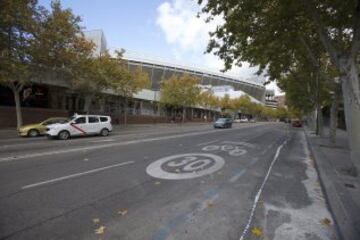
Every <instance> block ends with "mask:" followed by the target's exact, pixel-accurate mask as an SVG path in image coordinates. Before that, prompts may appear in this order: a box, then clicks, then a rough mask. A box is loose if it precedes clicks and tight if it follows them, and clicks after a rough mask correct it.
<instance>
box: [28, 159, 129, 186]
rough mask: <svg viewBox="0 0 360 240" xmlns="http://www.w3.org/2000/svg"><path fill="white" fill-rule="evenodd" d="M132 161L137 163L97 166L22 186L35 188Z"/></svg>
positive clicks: (121, 164)
mask: <svg viewBox="0 0 360 240" xmlns="http://www.w3.org/2000/svg"><path fill="white" fill-rule="evenodd" d="M132 163H135V162H134V161H128V162H123V163H118V164H114V165H110V166H106V167H101V168H95V169H92V170H89V171H86V172H80V173H75V174H71V175H67V176H63V177H59V178H54V179H50V180H46V181H43V182H38V183H33V184H29V185H26V186H23V187H21V189H23V190H24V189H29V188H34V187H38V186H41V185H45V184H49V183H55V182H59V181H63V180H67V179H70V178H75V177H80V176H83V175H87V174H91V173H96V172H101V171H104V170H106V169H110V168H114V167H121V166H125V165H128V164H132Z"/></svg>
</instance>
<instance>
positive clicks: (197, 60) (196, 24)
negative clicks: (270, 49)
mask: <svg viewBox="0 0 360 240" xmlns="http://www.w3.org/2000/svg"><path fill="white" fill-rule="evenodd" d="M50 2H51V0H40V1H39V4H41V5H44V6H46V7H49V5H50ZM61 3H62V5H63V7H65V8H71V9H72V10H73V13H74V14H76V15H79V16H80V17H81V18H82V20H83V22H82V26H84V27H85V28H86V29H87V30H93V29H102V30H103V31H104V34H105V36H106V40H107V43H108V47H109V48H111V49H113V48H124V49H125V50H126V51H128V52H129V53H135V54H141V55H145V56H147V57H151V58H156V59H158V58H161V59H164V60H166V61H174V62H175V61H176V62H177V63H180V64H183V65H189V66H194V65H195V66H198V67H200V68H206V69H208V70H213V71H219V70H220V69H222V68H223V63H222V61H220V60H219V59H218V58H217V57H216V56H213V55H212V54H203V52H204V51H205V48H206V45H207V42H208V40H209V38H208V32H209V31H211V30H213V29H214V28H215V27H216V25H217V24H220V23H221V22H222V19H215V21H214V22H213V23H211V24H206V23H205V22H204V21H203V19H198V18H196V13H197V12H198V10H199V6H198V5H197V4H196V1H195V0H132V1H131V0H102V1H100V0H91V1H89V0H76V1H75V0H62V1H61ZM256 70H257V69H256V68H250V67H249V66H248V64H246V63H245V64H244V66H243V67H241V68H239V67H234V68H233V69H232V70H231V71H229V72H227V74H229V75H233V76H236V77H239V78H243V79H253V80H257V81H260V80H261V79H260V78H258V77H256V76H255V75H254V74H253V73H254V72H256ZM272 87H273V86H271V87H270V88H272Z"/></svg>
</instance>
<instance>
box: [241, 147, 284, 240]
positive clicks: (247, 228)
mask: <svg viewBox="0 0 360 240" xmlns="http://www.w3.org/2000/svg"><path fill="white" fill-rule="evenodd" d="M286 143H287V140H285V141H284V142H283V143H282V144H281V145H280V146H279V147H278V148H277V150H276V153H275V156H274V158H273V160H272V162H271V164H270V167H269V169H268V171H267V173H266V175H265V178H264V180H263V182H262V184H261V186H260V188H259V190H258V192H257V193H256V195H255V199H254V203H253V206H252V208H251V212H250V216H249V219H248V221H247V224H246V226H245V228H244V231H243V232H242V234H241V236H240V240H243V239H244V237H245V236H246V234H247V232H248V230H249V227H250V224H251V222H252V219H253V217H254V213H255V209H256V207H257V204H258V202H259V199H260V196H261V193H262V191H263V189H264V186H265V184H266V182H267V180H268V178H269V176H270V172H271V170H272V168H273V166H274V164H275V162H276V160H277V159H278V157H279V154H280V151H281V149H282V148H283V147H284V146H285V144H286Z"/></svg>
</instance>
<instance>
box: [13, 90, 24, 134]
mask: <svg viewBox="0 0 360 240" xmlns="http://www.w3.org/2000/svg"><path fill="white" fill-rule="evenodd" d="M12 91H13V93H14V100H15V110H16V120H17V122H16V123H17V128H19V127H21V126H22V124H23V120H22V113H21V102H20V91H18V90H16V89H12Z"/></svg>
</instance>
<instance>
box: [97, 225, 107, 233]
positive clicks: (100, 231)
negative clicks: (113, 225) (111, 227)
mask: <svg viewBox="0 0 360 240" xmlns="http://www.w3.org/2000/svg"><path fill="white" fill-rule="evenodd" d="M105 228H106V227H105V226H100V227H99V228H97V229H95V233H96V234H103V233H104V232H105Z"/></svg>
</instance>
